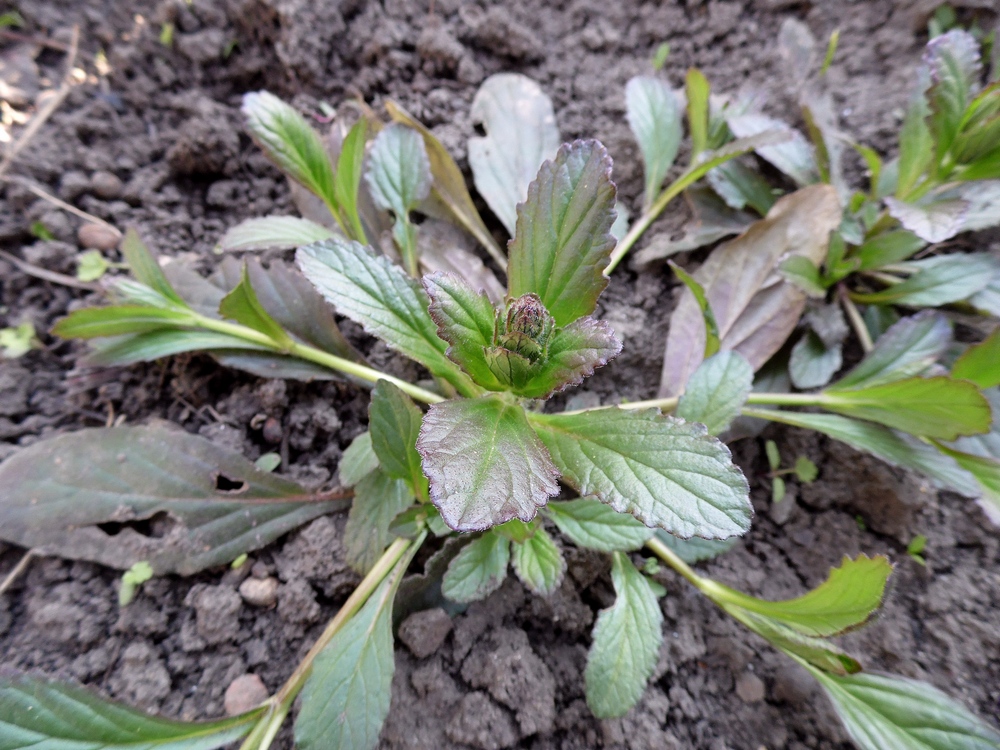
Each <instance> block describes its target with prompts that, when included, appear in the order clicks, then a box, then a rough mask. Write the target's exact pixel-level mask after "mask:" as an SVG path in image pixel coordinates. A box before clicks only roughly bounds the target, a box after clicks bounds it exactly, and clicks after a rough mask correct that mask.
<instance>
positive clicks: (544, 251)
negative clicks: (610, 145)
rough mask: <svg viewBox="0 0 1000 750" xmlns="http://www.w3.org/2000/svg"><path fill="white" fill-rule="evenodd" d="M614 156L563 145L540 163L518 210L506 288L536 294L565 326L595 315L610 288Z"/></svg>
mask: <svg viewBox="0 0 1000 750" xmlns="http://www.w3.org/2000/svg"><path fill="white" fill-rule="evenodd" d="M614 206H615V186H614V183H612V182H611V157H610V156H608V152H607V150H605V148H604V146H602V145H601V144H600V143H598V142H597V141H575V142H574V143H572V144H565V145H563V146H562V147H561V148H560V149H559V152H558V153H557V154H556V157H555V159H553V160H552V161H547V162H545V163H544V164H542V166H541V168H540V169H539V171H538V177H537V178H536V179H535V180H534V181H533V182H532V183H531V185H530V186H529V187H528V197H527V200H526V201H525V202H524V203H522V204H519V205H518V207H517V231H516V232H515V236H514V239H513V240H512V241H511V243H510V249H509V256H510V262H509V266H508V269H507V272H508V291H509V294H510V296H511V297H520V296H522V295H524V294H529V293H534V294H537V295H538V296H539V298H540V299H541V300H542V303H543V304H544V305H545V307H546V308H547V309H548V310H549V312H550V313H552V315H553V317H554V318H555V319H556V324H557V325H558V326H560V327H562V326H566V325H568V324H570V323H572V322H573V321H574V320H576V319H577V318H581V317H583V316H584V315H590V314H591V313H592V312H593V311H594V308H595V307H596V306H597V298H598V297H599V296H600V295H601V292H602V291H604V288H605V287H606V286H607V284H608V280H607V278H606V277H605V276H604V269H605V267H606V266H607V265H608V259H609V257H610V256H611V251H612V250H613V249H614V246H615V238H614V237H613V236H612V235H611V232H610V230H611V225H612V224H613V223H614V220H615V211H614Z"/></svg>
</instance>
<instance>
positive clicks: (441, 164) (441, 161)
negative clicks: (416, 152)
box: [385, 99, 559, 269]
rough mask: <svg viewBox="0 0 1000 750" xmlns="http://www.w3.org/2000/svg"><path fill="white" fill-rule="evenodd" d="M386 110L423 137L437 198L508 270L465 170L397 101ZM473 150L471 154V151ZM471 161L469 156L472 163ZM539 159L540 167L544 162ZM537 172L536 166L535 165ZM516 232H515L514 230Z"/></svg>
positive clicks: (505, 259)
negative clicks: (475, 198) (480, 210)
mask: <svg viewBox="0 0 1000 750" xmlns="http://www.w3.org/2000/svg"><path fill="white" fill-rule="evenodd" d="M385 108H386V110H387V111H388V112H389V116H390V117H392V119H393V120H395V121H396V122H401V123H402V124H404V125H407V126H409V127H411V128H413V129H414V130H416V131H417V132H418V133H420V135H421V136H423V139H424V148H425V149H427V157H428V159H429V160H430V165H431V175H432V176H433V178H434V183H433V186H432V188H431V189H432V191H433V193H434V195H436V196H437V197H438V198H440V199H441V202H442V203H443V204H444V205H445V206H446V207H447V208H448V210H449V211H450V212H451V215H452V216H453V217H454V218H455V220H456V221H458V223H459V224H461V225H462V226H463V227H465V229H466V230H467V231H468V232H469V234H471V235H472V236H473V237H475V238H476V239H477V240H478V241H479V243H480V244H481V245H482V246H483V247H485V248H486V251H487V252H488V253H489V254H490V255H491V256H492V257H493V259H494V260H495V261H496V262H497V264H499V266H500V267H501V268H502V269H506V268H507V258H506V256H505V255H504V253H503V251H502V250H501V249H500V247H499V246H498V245H497V243H496V240H494V239H493V235H492V234H490V230H489V229H487V228H486V225H485V224H484V223H483V219H482V217H481V216H480V215H479V211H478V210H476V204H475V203H473V201H472V196H471V195H469V189H468V188H467V187H466V186H465V177H463V176H462V170H461V169H459V168H458V165H457V164H456V163H455V160H454V159H453V158H451V154H449V153H448V150H447V149H446V148H445V147H444V146H443V145H442V143H441V141H439V140H438V139H437V138H435V137H434V134H433V133H431V131H430V130H428V129H427V128H426V127H424V125H423V124H422V123H421V122H420V121H419V120H417V119H415V118H414V117H413V116H412V115H411V114H410V113H409V112H407V111H406V110H404V109H403V108H402V107H400V106H399V105H398V104H396V102H394V101H392V100H391V99H390V100H388V101H387V102H386V103H385ZM558 137H559V136H558V133H557V134H556V141H557V144H556V145H558ZM555 148H556V147H555V146H553V147H552V151H553V152H554V151H555ZM471 150H472V149H471V147H470V152H471ZM471 161H472V158H471V156H470V163H471ZM541 161H542V160H541V159H539V162H538V163H539V164H540V163H541ZM536 169H537V165H536ZM473 171H475V169H474V168H473ZM533 176H534V171H532V173H531V175H529V176H528V180H527V181H526V182H525V191H527V184H528V182H530V181H531V177H533ZM513 208H514V207H513V206H511V213H512V214H513ZM512 231H513V230H512Z"/></svg>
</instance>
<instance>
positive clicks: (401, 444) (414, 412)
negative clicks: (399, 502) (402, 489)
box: [368, 380, 427, 520]
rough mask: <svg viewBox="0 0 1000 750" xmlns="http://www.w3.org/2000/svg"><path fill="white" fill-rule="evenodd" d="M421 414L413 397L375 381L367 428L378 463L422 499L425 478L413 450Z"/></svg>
mask: <svg viewBox="0 0 1000 750" xmlns="http://www.w3.org/2000/svg"><path fill="white" fill-rule="evenodd" d="M422 418H423V415H422V414H421V412H420V409H418V408H417V405H416V404H415V403H413V400H412V399H411V398H410V397H409V396H407V395H406V394H405V393H403V392H402V391H401V390H399V388H397V387H396V386H394V385H393V384H392V383H390V382H389V381H388V380H380V381H378V382H377V383H376V384H375V388H374V389H373V390H372V400H371V404H370V405H369V406H368V431H369V432H370V433H371V440H372V449H373V450H374V451H375V455H376V456H378V461H379V465H380V466H381V467H382V470H383V471H384V472H385V473H386V474H387V475H388V476H390V477H392V478H393V479H401V480H403V481H404V482H405V483H406V484H407V486H408V487H409V488H410V490H411V491H412V492H413V493H414V494H415V495H417V497H420V498H423V499H425V500H426V498H427V479H426V478H425V477H424V472H423V469H422V468H421V466H420V454H418V453H417V435H418V434H419V433H420V420H421V419H422ZM390 520H391V519H390Z"/></svg>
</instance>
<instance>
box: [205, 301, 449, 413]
mask: <svg viewBox="0 0 1000 750" xmlns="http://www.w3.org/2000/svg"><path fill="white" fill-rule="evenodd" d="M192 317H193V321H194V322H193V325H196V326H198V327H200V328H206V329H208V330H210V331H218V332H219V333H226V334H229V335H230V336H235V337H237V338H241V339H244V340H245V341H252V342H253V343H255V344H260V345H261V346H264V347H266V348H268V349H271V350H273V351H275V352H278V353H281V354H290V355H293V356H296V357H298V358H299V359H304V360H307V361H309V362H315V363H316V364H318V365H321V366H323V367H327V368H329V369H331V370H335V371H337V372H342V373H344V374H345V375H353V376H354V377H356V378H360V379H361V380H364V381H366V382H369V383H377V382H378V381H379V380H388V381H389V382H390V383H392V384H393V385H394V386H396V387H397V388H399V390H401V391H403V393H406V394H407V395H408V396H410V397H412V398H415V399H416V400H417V401H422V402H423V403H425V404H436V403H439V402H441V401H444V397H443V396H439V395H438V394H436V393H431V392H430V391H427V390H424V389H423V388H420V387H418V386H415V385H412V384H411V383H407V382H406V381H405V380H401V379H399V378H397V377H394V376H392V375H388V374H386V373H384V372H380V371H379V370H375V369H373V368H371V367H367V366H365V365H361V364H358V363H357V362H352V361H351V360H349V359H344V358H343V357H338V356H336V355H335V354H330V353H329V352H324V351H323V350H322V349H317V348H316V347H314V346H309V345H308V344H300V343H299V342H297V341H296V342H293V343H292V344H291V346H282V345H281V344H279V343H277V342H276V341H274V340H273V339H272V338H271V337H270V336H267V335H266V334H263V333H261V332H260V331H255V330H254V329H253V328H249V327H247V326H244V325H240V324H239V323H230V322H229V321H226V320H218V319H217V318H210V317H208V316H207V315H201V314H199V313H193V315H192Z"/></svg>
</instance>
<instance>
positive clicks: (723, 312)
mask: <svg viewBox="0 0 1000 750" xmlns="http://www.w3.org/2000/svg"><path fill="white" fill-rule="evenodd" d="M840 220H841V210H840V202H839V200H838V198H837V191H836V190H835V189H834V188H833V187H831V186H829V185H814V186H810V187H808V188H803V189H802V190H799V191H797V192H795V193H792V194H791V195H787V196H785V197H784V198H782V199H781V200H779V201H778V202H777V203H775V204H774V207H773V208H772V209H771V211H770V212H769V213H768V215H767V218H765V219H763V220H761V221H759V222H757V223H755V224H754V225H753V226H751V227H750V229H748V230H747V231H746V232H744V233H743V234H742V235H741V236H739V237H737V238H736V239H734V240H730V241H729V242H726V243H724V244H722V245H720V246H719V247H718V248H716V249H715V251H713V252H712V254H711V255H710V256H709V258H708V260H707V261H705V263H704V264H703V265H702V266H701V268H699V269H698V271H697V272H696V273H695V274H694V278H695V280H697V281H698V282H699V283H700V284H701V285H702V287H703V288H704V290H705V294H706V296H707V299H708V302H709V304H710V305H711V308H712V310H713V311H714V313H715V318H716V321H717V322H718V327H719V335H720V337H721V340H722V343H721V346H722V349H732V350H736V351H738V352H740V353H741V354H742V355H743V356H745V357H746V358H747V360H748V361H749V362H750V365H751V366H752V367H753V368H754V369H755V370H756V369H759V368H760V367H761V366H762V365H763V364H764V362H766V361H767V360H768V359H769V358H770V357H771V356H772V355H773V354H774V353H775V352H776V351H777V350H778V349H780V348H781V346H782V345H783V344H784V343H785V340H786V339H787V338H788V336H789V335H790V334H791V333H792V331H793V330H794V329H795V326H796V325H797V324H798V322H799V317H800V316H801V314H802V311H803V309H804V308H805V293H804V292H802V291H801V290H800V289H798V288H797V287H795V286H794V285H792V284H789V283H788V282H785V281H778V282H776V283H775V282H774V278H775V276H774V271H775V269H776V267H777V266H778V263H779V262H780V260H781V259H782V258H783V257H786V255H787V254H789V253H791V254H794V255H801V256H803V257H806V258H808V259H809V260H811V261H812V262H813V263H815V264H820V263H822V262H823V260H824V258H825V256H826V251H827V247H828V238H829V235H830V232H832V231H833V230H834V229H836V227H837V226H838V225H839V224H840ZM704 351H705V328H704V324H703V323H702V315H701V310H700V309H699V306H698V303H697V300H696V299H695V297H694V295H693V294H691V293H690V292H685V293H684V294H683V295H682V296H681V299H680V302H679V303H678V305H677V309H676V310H675V311H674V313H673V315H672V316H671V318H670V331H669V334H668V336H667V345H666V353H665V356H664V363H663V376H662V380H661V384H660V395H661V396H673V395H677V394H679V393H681V392H682V391H683V389H684V385H685V384H686V383H687V381H688V378H690V376H691V373H693V372H694V371H695V370H696V369H697V368H698V365H699V364H701V361H702V359H703V358H704Z"/></svg>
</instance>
